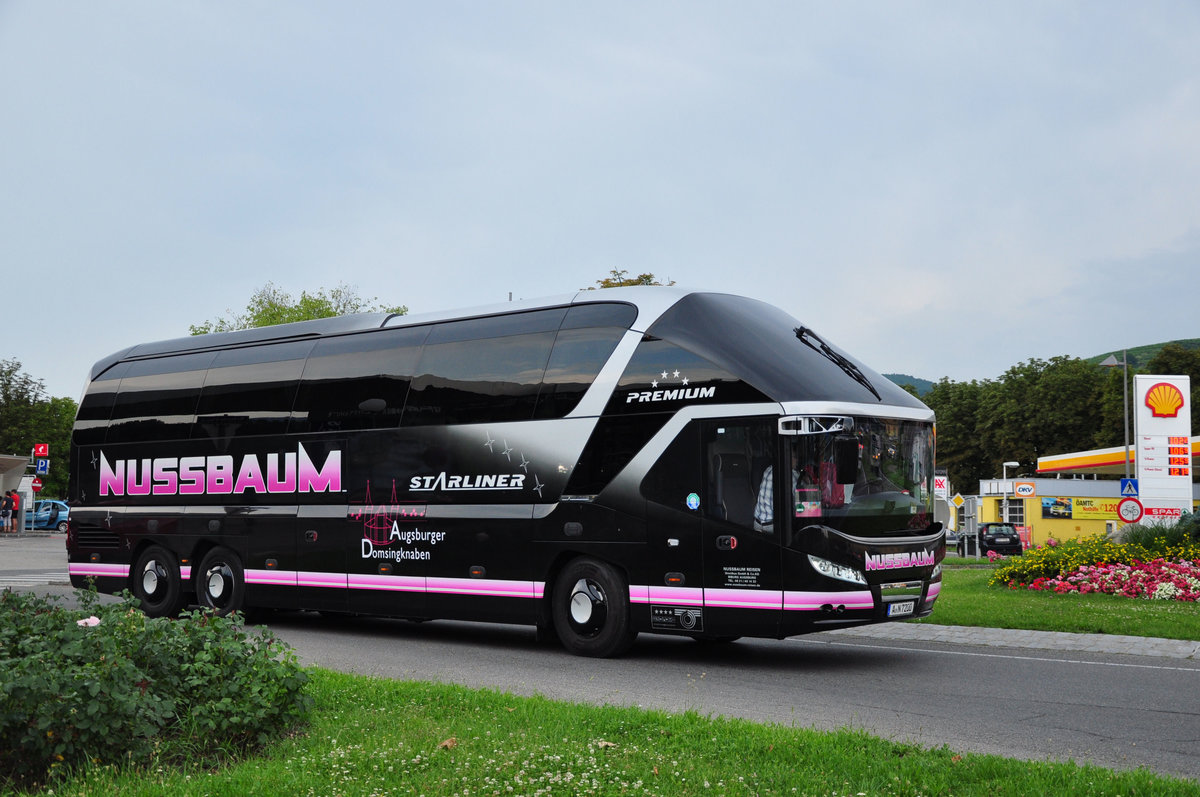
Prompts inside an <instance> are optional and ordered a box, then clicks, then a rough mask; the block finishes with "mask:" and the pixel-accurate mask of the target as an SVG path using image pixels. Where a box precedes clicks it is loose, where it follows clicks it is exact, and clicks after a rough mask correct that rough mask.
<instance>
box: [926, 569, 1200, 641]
mask: <svg viewBox="0 0 1200 797" xmlns="http://www.w3.org/2000/svg"><path fill="white" fill-rule="evenodd" d="M991 574H992V569H991V568H990V567H986V566H984V567H969V566H955V565H950V566H946V565H945V564H943V570H942V592H941V594H940V595H939V596H938V599H937V603H936V604H934V609H933V616H931V617H928V618H925V619H923V620H914V621H912V622H925V623H937V624H940V625H973V626H981V627H989V628H1021V629H1027V630H1032V631H1069V632H1072V633H1084V634H1127V635H1129V636H1150V637H1162V638H1164V639H1185V640H1200V604H1196V603H1186V602H1182V601H1152V600H1133V599H1130V598H1121V597H1117V596H1114V595H1099V594H1092V595H1079V594H1074V593H1067V594H1063V595H1056V594H1054V593H1052V592H1038V591H1035V590H1029V589H1018V590H1013V589H1006V588H1003V587H989V586H988V584H987V582H988V578H989V577H990V576H991Z"/></svg>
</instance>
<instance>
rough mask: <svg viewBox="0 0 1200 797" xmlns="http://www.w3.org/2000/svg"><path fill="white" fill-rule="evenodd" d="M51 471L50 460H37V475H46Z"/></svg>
mask: <svg viewBox="0 0 1200 797" xmlns="http://www.w3.org/2000/svg"><path fill="white" fill-rule="evenodd" d="M49 472H50V460H48V459H39V460H38V461H37V475H38V476H45V475H46V474H47V473H49Z"/></svg>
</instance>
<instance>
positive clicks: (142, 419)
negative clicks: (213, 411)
mask: <svg viewBox="0 0 1200 797" xmlns="http://www.w3.org/2000/svg"><path fill="white" fill-rule="evenodd" d="M213 357H214V354H213V353H212V352H198V353H195V354H178V355H173V356H167V357H154V358H152V359H146V360H134V361H132V362H130V363H129V370H128V371H127V372H126V373H125V376H124V377H123V378H122V379H121V387H120V388H119V389H118V391H117V397H116V401H115V402H113V409H112V418H111V420H110V421H109V425H108V434H107V435H106V437H105V440H104V441H105V442H106V443H138V442H142V441H144V440H186V439H187V438H188V437H189V436H190V434H191V431H192V422H193V420H194V419H195V417H196V402H197V401H198V400H199V398H200V386H201V385H202V384H204V377H205V376H206V375H207V373H208V366H209V363H211V362H212V360H213Z"/></svg>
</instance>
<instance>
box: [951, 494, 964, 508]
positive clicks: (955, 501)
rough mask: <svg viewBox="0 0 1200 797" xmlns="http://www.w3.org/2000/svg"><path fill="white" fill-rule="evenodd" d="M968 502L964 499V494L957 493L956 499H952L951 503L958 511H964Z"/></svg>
mask: <svg viewBox="0 0 1200 797" xmlns="http://www.w3.org/2000/svg"><path fill="white" fill-rule="evenodd" d="M966 502H967V499H965V498H963V497H962V493H955V494H954V497H953V498H951V499H950V503H952V504H954V506H955V507H956V508H958V509H962V506H963V504H965V503H966Z"/></svg>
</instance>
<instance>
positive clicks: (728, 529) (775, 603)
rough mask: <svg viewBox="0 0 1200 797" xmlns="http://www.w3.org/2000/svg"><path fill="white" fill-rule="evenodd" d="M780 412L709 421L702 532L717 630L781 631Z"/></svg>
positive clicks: (707, 614) (708, 600) (710, 623)
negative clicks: (763, 416) (770, 416)
mask: <svg viewBox="0 0 1200 797" xmlns="http://www.w3.org/2000/svg"><path fill="white" fill-rule="evenodd" d="M775 427H776V421H775V420H774V419H761V418H750V419H741V418H735V419H724V420H717V421H707V422H705V424H704V428H703V430H702V436H701V437H702V439H701V451H702V454H703V460H704V469H705V471H704V472H705V475H704V479H705V495H706V497H707V500H706V501H705V502H704V505H703V506H704V509H703V511H702V512H701V517H702V521H701V538H702V551H703V561H704V619H705V628H706V632H707V633H709V634H714V635H727V634H728V635H753V636H773V635H775V634H776V633H777V631H778V629H779V626H780V621H781V619H782V614H783V583H782V548H781V545H780V534H779V533H778V532H777V529H776V523H775V521H776V518H777V517H779V518H782V515H781V513H780V509H779V507H780V506H781V501H780V500H778V498H777V497H778V496H779V495H781V494H782V495H783V496H785V497H787V496H788V492H787V490H788V489H789V488H784V487H781V485H780V484H779V482H780V478H779V475H778V472H779V468H778V467H777V461H776V460H777V454H776V451H777V450H778V448H777V445H776V440H777V439H778V438H777V436H776V428H775Z"/></svg>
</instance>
